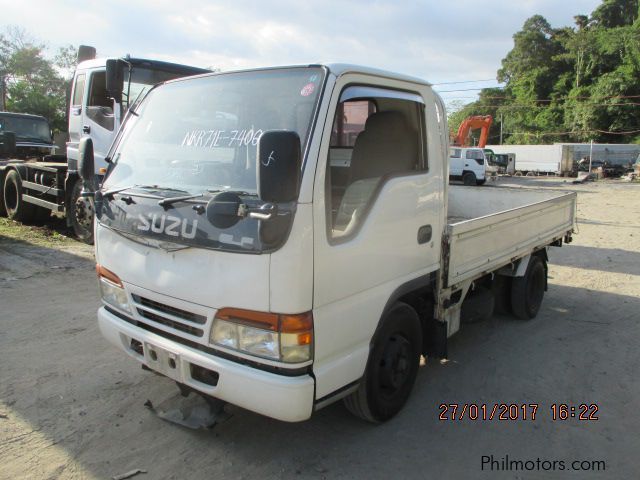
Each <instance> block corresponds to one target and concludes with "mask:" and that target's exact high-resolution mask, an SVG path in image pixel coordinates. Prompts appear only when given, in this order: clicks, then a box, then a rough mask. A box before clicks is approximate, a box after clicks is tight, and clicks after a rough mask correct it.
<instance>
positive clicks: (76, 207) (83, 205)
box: [67, 178, 95, 245]
mask: <svg viewBox="0 0 640 480" xmlns="http://www.w3.org/2000/svg"><path fill="white" fill-rule="evenodd" d="M81 192H82V179H81V178H78V179H77V180H76V182H75V183H74V184H73V189H72V190H71V200H70V202H69V211H68V212H67V215H68V216H69V222H70V224H71V228H73V233H74V234H75V236H76V238H77V239H78V240H80V241H81V242H84V243H87V244H89V245H93V222H94V220H95V214H94V212H95V210H94V207H93V200H92V199H90V198H83V197H81V196H80V193H81Z"/></svg>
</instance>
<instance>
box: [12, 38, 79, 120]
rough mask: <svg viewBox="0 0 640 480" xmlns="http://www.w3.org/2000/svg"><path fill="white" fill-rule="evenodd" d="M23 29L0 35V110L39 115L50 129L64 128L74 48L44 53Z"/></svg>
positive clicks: (39, 45)
mask: <svg viewBox="0 0 640 480" xmlns="http://www.w3.org/2000/svg"><path fill="white" fill-rule="evenodd" d="M45 50H46V47H45V45H42V44H38V43H37V42H36V41H35V40H33V39H31V38H30V37H29V36H28V35H27V34H26V33H25V32H24V31H23V30H21V29H19V28H15V27H8V28H6V29H5V31H4V33H1V34H0V107H1V109H2V110H6V111H11V112H20V113H31V114H34V115H42V116H44V117H46V118H47V119H48V120H49V122H50V123H51V127H52V129H53V130H54V131H66V129H67V125H66V95H67V86H68V80H69V78H70V77H71V75H72V72H73V65H74V64H75V48H74V47H72V46H68V47H65V48H61V49H60V50H59V51H58V53H57V55H56V56H55V57H54V58H53V59H50V58H47V57H46V56H45Z"/></svg>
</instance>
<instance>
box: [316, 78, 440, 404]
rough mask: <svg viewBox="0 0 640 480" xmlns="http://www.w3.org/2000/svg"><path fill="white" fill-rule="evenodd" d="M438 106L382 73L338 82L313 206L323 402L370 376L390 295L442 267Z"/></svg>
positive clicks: (318, 369)
mask: <svg viewBox="0 0 640 480" xmlns="http://www.w3.org/2000/svg"><path fill="white" fill-rule="evenodd" d="M390 84H391V85H390ZM396 84H397V85H396ZM425 97H426V98H425ZM428 105H429V106H428ZM434 105H435V103H434V100H433V98H432V97H431V96H430V91H429V90H427V89H426V87H425V88H424V90H419V89H416V86H415V85H406V84H403V82H390V81H389V80H388V79H378V78H377V77H368V76H365V75H355V74H354V75H344V76H342V77H341V78H340V79H339V80H338V82H337V83H336V87H335V88H334V92H333V98H332V101H331V103H330V107H329V114H328V116H327V119H328V120H327V122H326V125H325V127H324V132H323V140H322V146H321V149H320V158H319V160H318V167H317V171H316V183H315V187H314V203H313V209H314V220H313V221H314V286H313V288H314V297H313V302H314V309H313V315H314V335H315V345H316V347H315V348H316V350H315V359H314V374H315V377H316V397H317V398H322V397H324V396H326V395H329V394H331V393H332V392H334V391H336V390H337V389H340V388H343V387H345V386H346V385H348V384H349V383H351V382H354V381H356V380H358V379H359V378H360V377H361V376H362V374H363V372H364V369H365V366H366V362H367V358H368V355H369V346H370V342H371V338H372V336H373V333H374V331H375V329H376V326H377V324H378V321H379V320H380V318H381V315H382V312H383V309H384V307H385V304H386V303H387V301H388V300H389V298H390V297H391V295H392V293H393V292H394V291H396V290H397V289H398V288H401V286H402V285H406V284H407V283H411V282H414V284H418V283H420V282H427V283H428V279H429V274H430V272H433V271H435V270H437V268H438V265H439V256H440V235H441V230H442V217H441V215H442V208H443V188H444V187H443V184H444V182H443V179H442V164H443V159H442V150H441V148H440V140H439V134H438V129H437V127H435V125H434V127H435V128H431V129H429V130H427V125H429V124H435V123H437V120H436V114H435V108H434ZM427 132H429V133H430V135H429V137H427Z"/></svg>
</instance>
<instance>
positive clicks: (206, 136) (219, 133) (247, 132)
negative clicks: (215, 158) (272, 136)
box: [181, 128, 263, 148]
mask: <svg viewBox="0 0 640 480" xmlns="http://www.w3.org/2000/svg"><path fill="white" fill-rule="evenodd" d="M262 134H263V131H262V129H257V130H255V129H253V128H249V129H243V130H191V131H188V132H186V133H185V135H184V138H183V139H182V143H181V146H183V147H199V148H220V147H221V148H234V147H242V146H245V147H248V146H249V145H253V146H254V147H255V146H257V145H258V141H259V140H260V137H261V136H262Z"/></svg>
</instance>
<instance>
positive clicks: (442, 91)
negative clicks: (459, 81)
mask: <svg viewBox="0 0 640 480" xmlns="http://www.w3.org/2000/svg"><path fill="white" fill-rule="evenodd" d="M489 88H498V89H502V88H505V87H501V86H497V87H482V88H460V89H457V90H439V91H438V93H447V92H472V91H475V90H485V89H489Z"/></svg>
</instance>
